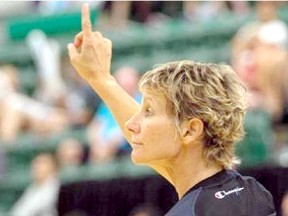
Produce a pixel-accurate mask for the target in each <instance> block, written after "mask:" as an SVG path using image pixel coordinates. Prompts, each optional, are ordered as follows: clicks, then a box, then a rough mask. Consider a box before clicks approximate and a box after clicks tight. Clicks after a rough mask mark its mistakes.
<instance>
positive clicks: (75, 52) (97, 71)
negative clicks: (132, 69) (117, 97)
mask: <svg viewBox="0 0 288 216" xmlns="http://www.w3.org/2000/svg"><path fill="white" fill-rule="evenodd" d="M68 52H69V57H70V60H71V63H72V65H73V66H74V68H75V69H76V70H77V72H78V74H79V75H80V76H81V77H83V78H84V79H85V80H86V81H88V82H89V83H91V82H94V83H95V82H102V81H104V80H109V79H110V78H111V75H110V66H111V57H112V43H111V41H110V40H109V39H107V38H104V37H103V36H102V34H101V33H100V32H93V31H92V24H91V21H90V11H89V5H88V4H83V6H82V32H80V33H79V34H77V35H76V36H75V39H74V43H70V44H68Z"/></svg>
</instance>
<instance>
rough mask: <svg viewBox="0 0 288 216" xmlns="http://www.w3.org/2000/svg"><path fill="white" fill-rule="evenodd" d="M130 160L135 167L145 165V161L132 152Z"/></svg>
mask: <svg viewBox="0 0 288 216" xmlns="http://www.w3.org/2000/svg"><path fill="white" fill-rule="evenodd" d="M131 160H132V162H133V163H134V164H136V165H146V164H147V160H145V159H144V158H143V157H141V155H139V154H137V153H135V152H133V151H132V153H131Z"/></svg>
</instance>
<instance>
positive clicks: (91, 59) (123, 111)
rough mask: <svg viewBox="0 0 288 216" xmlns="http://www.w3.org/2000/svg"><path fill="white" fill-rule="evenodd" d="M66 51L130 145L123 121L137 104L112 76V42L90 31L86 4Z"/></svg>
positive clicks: (88, 12)
mask: <svg viewBox="0 0 288 216" xmlns="http://www.w3.org/2000/svg"><path fill="white" fill-rule="evenodd" d="M68 52H69V57H70V60H71V63H72V65H73V66H74V68H75V69H76V71H77V72H78V74H79V75H80V76H81V77H82V78H83V79H85V80H86V81H87V82H88V83H89V85H90V86H91V87H92V88H93V89H94V90H95V91H96V92H97V93H98V95H99V96H100V97H101V98H102V100H103V101H104V102H105V103H106V104H107V106H108V107H109V109H110V110H111V112H112V113H113V115H114V117H115V119H116V120H117V122H118V124H119V125H120V127H121V129H122V131H123V134H124V136H125V137H126V139H127V140H128V141H129V142H130V132H129V131H128V130H127V129H126V128H125V122H126V121H127V120H128V119H130V118H131V116H133V115H134V114H135V113H136V112H137V111H138V109H139V104H138V103H137V102H136V101H135V100H134V99H133V98H132V97H131V96H130V95H129V94H128V93H126V92H125V91H124V90H123V89H122V87H120V85H119V84H118V83H117V82H116V80H115V78H114V77H113V76H112V75H111V73H110V66H111V57H112V43H111V41H110V40H109V39H107V38H104V37H103V36H102V34H101V33H100V32H92V26H91V21H90V11H89V5H88V4H83V6H82V32H80V33H79V34H77V35H76V36H75V39H74V43H70V44H68Z"/></svg>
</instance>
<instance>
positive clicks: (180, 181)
mask: <svg viewBox="0 0 288 216" xmlns="http://www.w3.org/2000/svg"><path fill="white" fill-rule="evenodd" d="M82 30H83V31H82V32H80V33H79V34H78V35H76V37H75V41H74V43H71V44H69V45H68V51H69V55H70V59H71V63H72V65H73V66H74V67H75V68H76V70H77V71H78V73H79V75H80V76H82V77H83V78H84V79H85V80H86V81H87V82H88V83H89V84H90V85H91V86H92V87H93V88H94V90H95V91H96V92H97V93H98V94H99V95H100V96H101V98H102V99H103V100H104V102H105V103H106V104H107V105H108V107H109V108H110V110H111V111H112V113H113V115H114V117H115V119H116V120H117V122H118V123H119V125H120V127H121V129H122V130H123V133H124V135H125V137H126V139H127V140H128V141H129V143H130V144H131V146H132V148H133V150H132V153H131V157H132V160H133V162H134V163H136V164H145V165H149V166H150V167H152V168H153V169H155V170H156V171H157V172H158V173H160V174H161V175H162V176H164V177H165V178H166V179H167V180H168V181H169V182H170V183H171V184H173V185H174V187H175V188H176V191H177V193H178V196H179V202H178V203H177V204H176V205H175V206H174V207H173V208H172V209H171V210H170V211H169V212H168V213H167V214H166V215H167V216H172V215H177V216H178V215H181V216H182V215H183V216H186V215H187V216H190V215H191V216H192V215H201V216H203V215H221V216H223V215H234V216H235V215H255V216H256V215H257V216H258V215H276V213H275V210H274V206H273V199H272V197H271V195H270V193H269V192H268V191H267V190H265V189H264V187H263V186H261V185H260V184H259V183H258V182H256V180H255V179H253V178H249V177H243V176H241V175H240V174H239V173H238V172H236V171H234V170H232V169H231V168H232V167H233V166H234V164H235V163H236V162H237V160H236V158H235V155H234V144H235V143H236V142H237V141H238V140H240V139H241V138H242V136H243V134H244V131H243V117H244V113H245V108H246V102H245V97H244V95H245V88H244V87H243V86H242V84H241V83H240V82H239V79H238V78H237V76H236V75H235V73H234V72H233V70H232V69H231V68H230V67H229V66H226V65H216V64H200V63H194V62H192V61H180V62H171V63H167V64H165V65H162V66H159V67H156V68H155V69H153V70H151V71H148V72H147V73H146V74H145V75H144V76H143V77H142V79H141V80H140V85H139V86H140V91H141V92H142V95H143V102H142V104H141V106H140V105H138V104H137V103H136V102H135V100H134V99H133V98H131V97H130V96H129V95H128V94H127V93H126V92H125V91H124V90H123V89H122V88H121V87H120V86H119V85H118V84H117V82H116V81H115V78H114V77H113V76H112V75H111V74H110V72H109V71H110V63H111V55H112V53H111V48H112V45H111V42H110V41H109V40H108V39H106V38H103V37H102V35H101V33H99V32H95V33H93V32H92V29H91V23H90V20H89V7H88V5H87V4H84V5H83V8H82ZM119 107H121V109H119Z"/></svg>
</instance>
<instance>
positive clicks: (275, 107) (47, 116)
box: [0, 1, 288, 216]
mask: <svg viewBox="0 0 288 216" xmlns="http://www.w3.org/2000/svg"><path fill="white" fill-rule="evenodd" d="M90 3H91V6H92V7H94V8H96V7H97V8H99V9H100V10H101V12H102V13H101V16H100V18H99V23H98V27H99V29H107V28H109V29H110V30H112V31H113V29H124V30H125V28H126V27H127V26H128V25H129V23H130V22H139V23H143V24H144V25H147V26H149V25H155V24H159V23H163V22H165V21H167V20H170V19H174V18H177V19H182V20H183V21H185V22H191V25H193V23H204V22H210V21H213V20H214V19H216V18H217V17H218V16H221V15H223V14H225V13H232V14H234V15H235V16H239V15H247V14H249V12H251V10H252V9H251V8H253V7H254V6H255V9H256V15H257V16H256V18H255V20H254V21H253V22H251V23H247V24H246V25H244V26H243V27H241V28H240V29H239V30H238V31H237V33H236V34H235V35H234V37H233V39H232V40H231V64H232V65H233V67H234V69H235V70H236V72H237V73H238V74H239V76H240V77H241V78H242V80H243V82H244V83H245V84H246V85H247V88H248V91H249V93H250V98H249V102H250V109H251V110H254V109H260V110H264V111H265V112H267V113H269V115H270V116H271V124H272V125H273V126H274V125H276V126H277V125H285V124H287V123H288V87H287V86H288V85H287V83H288V63H287V62H288V61H287V48H288V47H287V46H288V28H287V25H286V23H285V22H284V21H282V20H280V19H279V17H278V16H277V10H278V9H279V6H281V5H284V4H285V3H279V2H255V3H250V2H240V1H236V2H235V1H225V2H218V1H209V2H208V1H207V2H206V1H199V2H197V1H196V2H195V1H193V2H192V1H191V2H190V1H185V2H173V1H172V2H150V1H143V2H129V1H124V2H122V1H114V2H105V1H99V2H95V1H91V2H90ZM80 4H82V2H80V1H75V2H70V1H31V2H27V1H24V2H13V1H9V2H0V29H1V28H3V26H2V24H1V21H3V20H5V18H6V17H9V16H10V17H11V16H16V15H19V14H20V15H25V14H28V13H31V12H32V11H33V12H39V13H43V14H54V13H58V12H63V11H65V12H67V11H72V10H79V5H80ZM252 6H253V7H252ZM4 39H5V38H0V44H1V43H4V41H5V40H4ZM25 43H26V44H27V46H28V47H29V51H30V52H31V56H32V59H33V62H34V65H35V70H36V71H37V74H35V76H37V81H38V83H35V86H36V88H35V91H34V92H33V95H27V94H25V92H23V91H22V90H21V88H20V83H21V79H20V78H19V73H21V68H17V67H16V66H15V65H10V64H2V65H1V66H0V142H1V143H2V144H4V145H13V142H15V141H16V140H17V138H18V137H19V136H20V135H21V134H23V133H33V134H37V136H41V137H44V138H45V137H49V136H50V135H53V134H55V133H61V132H63V131H65V130H70V129H75V128H87V130H86V141H85V142H86V143H83V142H84V141H83V140H77V139H75V138H67V139H65V140H62V141H61V142H59V144H58V145H57V149H56V155H50V154H41V155H39V156H37V157H36V158H35V159H34V160H33V162H32V165H31V169H32V171H33V172H32V173H33V184H32V185H31V186H29V187H28V188H27V190H26V191H25V193H24V195H23V196H22V198H21V199H20V200H19V201H18V202H17V203H16V204H15V206H14V209H13V211H15V212H16V213H15V215H23V214H21V212H23V208H30V207H31V211H34V209H32V206H29V205H30V204H31V203H34V201H35V203H37V202H39V199H41V197H43V196H44V197H46V198H47V199H48V198H51V199H50V200H49V202H47V206H43V208H44V211H46V210H47V209H49V211H50V210H51V209H53V207H51V206H48V204H49V203H50V204H51V205H53V203H54V202H55V200H54V198H55V194H56V193H57V187H58V186H59V182H58V179H57V178H56V177H57V175H56V173H57V172H58V168H59V169H60V170H62V171H65V172H71V171H72V172H74V171H75V167H76V168H77V167H79V166H81V165H83V164H86V163H87V164H93V165H95V166H97V165H99V164H100V163H105V162H108V161H111V160H114V159H115V158H116V157H118V156H119V155H122V154H126V153H127V152H129V150H130V149H129V145H128V144H127V142H126V141H125V139H124V138H123V136H122V135H121V132H120V129H119V127H118V126H117V124H116V122H115V120H114V119H113V116H112V115H111V113H110V112H109V110H108V108H107V107H106V106H105V104H103V103H102V102H101V101H100V99H99V97H98V96H97V95H95V94H94V92H93V90H92V89H91V88H90V87H88V86H87V85H86V84H84V83H83V82H82V80H81V79H80V78H79V77H78V76H77V75H76V73H75V71H74V70H73V69H72V67H71V66H70V65H69V62H68V61H67V58H66V57H63V56H62V55H61V51H60V47H59V43H58V42H57V41H56V40H54V39H53V38H49V37H47V35H45V33H44V32H42V31H40V30H35V31H33V32H31V33H30V34H29V35H28V36H27V38H26V40H25ZM114 73H115V76H116V79H117V81H118V82H119V84H120V85H121V86H122V87H123V88H124V89H125V90H126V91H127V92H128V93H129V94H130V95H131V96H133V97H135V99H136V100H138V101H140V100H141V95H139V93H138V92H137V81H138V78H139V75H140V72H139V71H138V70H137V68H134V67H131V66H129V65H123V67H121V68H118V69H117V70H116V71H114ZM119 109H121V108H120V107H119ZM284 147H285V146H284ZM284 147H283V149H284ZM3 157H4V153H3V152H1V155H0V174H1V173H5V168H4V164H5V163H4V160H2V159H3ZM54 157H57V159H55V158H54ZM56 161H57V162H56ZM46 165H47V167H45V166H46ZM286 165H288V164H286ZM48 174H49V175H48ZM50 174H51V176H52V177H51V176H50ZM46 175H47V176H46ZM49 176H50V177H49ZM44 177H45V178H46V177H47V179H48V180H47V183H45V184H44V183H43V182H44V180H43V179H44ZM42 180H43V181H42ZM45 181H46V180H45ZM42 183H43V185H42ZM51 188H53V190H51ZM37 191H38V192H37ZM48 191H49V195H47V193H48ZM52 193H53V194H52ZM28 196H30V198H31V200H34V201H33V202H31V203H30V201H29V202H27V201H26V200H27V199H28V198H27V197H28ZM53 197H54V198H53ZM285 197H286V198H285V199H283V204H282V209H283V215H284V216H285V215H288V213H287V212H288V211H287V209H288V207H287V206H288V205H287V195H286V196H285ZM30 198H29V199H30ZM25 203H29V205H28V206H26V207H23V206H25V205H26V204H25ZM33 206H34V207H35V206H37V207H40V205H38V204H37V205H34V204H33ZM45 208H46V210H45ZM42 210H43V209H41V210H39V209H35V212H37V211H39V212H41V211H42ZM136 210H137V211H138V210H139V212H141V211H140V209H136ZM136 210H135V213H134V212H133V213H131V215H144V213H143V214H140V213H138V214H136ZM25 211H26V212H30V210H29V211H28V210H27V209H25ZM151 211H152V210H151ZM17 212H20V214H18V213H17ZM33 214H34V213H33ZM33 214H32V213H31V214H30V213H29V215H33ZM147 215H149V214H148V213H147ZM155 215H156V213H155Z"/></svg>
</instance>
